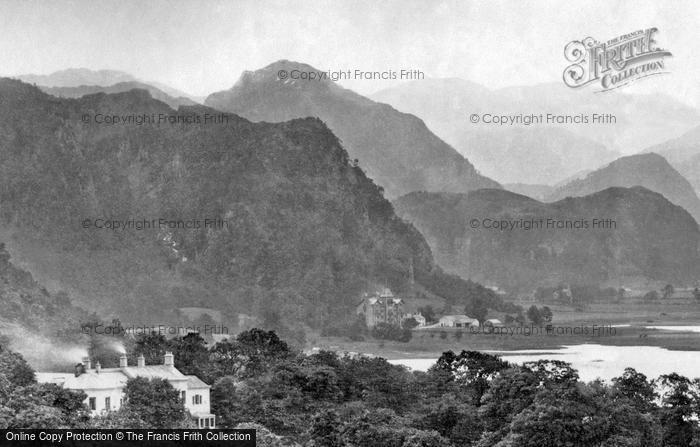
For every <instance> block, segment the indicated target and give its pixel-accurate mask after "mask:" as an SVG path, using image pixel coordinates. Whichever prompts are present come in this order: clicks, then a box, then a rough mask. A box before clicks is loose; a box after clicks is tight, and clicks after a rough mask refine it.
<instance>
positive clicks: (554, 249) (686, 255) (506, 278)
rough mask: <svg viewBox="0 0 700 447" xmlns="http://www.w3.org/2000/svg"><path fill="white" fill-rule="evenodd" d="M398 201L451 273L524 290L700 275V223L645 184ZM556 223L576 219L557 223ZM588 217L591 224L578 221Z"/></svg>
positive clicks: (422, 196)
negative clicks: (540, 196) (539, 195)
mask: <svg viewBox="0 0 700 447" xmlns="http://www.w3.org/2000/svg"><path fill="white" fill-rule="evenodd" d="M395 206H396V211H397V213H398V214H399V215H400V216H402V217H404V218H405V219H407V220H408V221H410V222H412V223H413V224H414V225H415V226H416V227H417V228H418V229H419V230H420V231H421V233H422V234H423V235H424V236H425V238H426V239H427V241H428V243H429V244H430V246H431V248H432V249H433V252H434V253H435V257H436V259H437V261H438V262H439V263H440V264H441V265H443V266H444V267H445V268H446V269H447V270H449V271H451V272H454V273H457V274H459V275H461V276H462V277H465V278H472V279H474V280H477V281H481V282H486V283H491V284H497V285H499V286H501V287H507V288H510V289H511V290H518V291H520V292H529V291H530V290H532V289H533V288H535V287H538V286H545V285H557V284H560V283H574V284H601V283H603V282H605V281H619V282H622V283H624V279H625V278H626V277H633V276H644V277H647V278H651V279H659V280H665V281H686V282H690V281H694V280H695V279H696V278H697V275H698V273H699V272H698V270H699V268H700V267H699V266H700V255H699V252H698V247H699V245H698V244H699V243H700V231H699V230H698V224H697V223H696V222H695V221H694V220H693V218H692V217H691V216H690V215H689V214H688V213H687V212H686V211H685V210H683V209H682V208H681V207H679V206H675V205H673V204H672V203H671V202H669V201H668V200H666V199H665V198H664V197H663V196H662V195H660V194H658V193H655V192H652V191H649V190H647V189H645V188H642V187H634V188H629V189H628V188H608V189H606V190H603V191H600V192H597V193H595V194H591V195H588V196H585V197H576V198H567V199H564V200H561V201H558V202H555V203H542V202H539V201H536V200H534V199H530V198H528V197H525V196H522V195H518V194H514V193H511V192H508V191H500V190H480V191H475V192H472V193H469V194H434V193H433V194H431V193H412V194H409V195H407V196H404V197H401V198H400V199H398V200H397V201H395ZM475 219H476V224H473V220H475ZM484 219H491V220H493V221H500V220H502V219H503V220H505V221H506V222H507V223H508V224H510V223H513V224H514V225H520V226H519V227H517V226H516V227H514V228H513V229H510V228H509V229H506V230H503V231H501V230H498V229H490V228H484V226H490V225H491V223H490V222H489V221H486V222H485V221H484ZM521 219H523V221H521ZM539 219H543V220H544V224H543V225H541V226H540V227H537V226H535V225H536V223H530V224H528V223H527V222H525V221H531V220H534V221H539ZM547 219H553V220H555V221H570V224H568V225H569V227H568V228H567V227H565V228H557V225H559V224H553V225H554V226H553V227H548V226H547V224H546V221H547ZM593 219H612V220H614V221H615V223H616V225H615V227H614V228H610V227H608V228H606V227H605V226H598V227H597V228H595V227H594V223H593ZM582 220H583V221H587V222H588V224H587V226H586V227H584V226H583V225H584V224H582V223H575V222H582ZM527 225H530V227H529V229H528V227H527ZM563 225H565V226H566V225H567V224H566V223H564V224H563ZM473 226H477V227H478V228H473Z"/></svg>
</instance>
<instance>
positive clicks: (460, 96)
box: [371, 79, 700, 185]
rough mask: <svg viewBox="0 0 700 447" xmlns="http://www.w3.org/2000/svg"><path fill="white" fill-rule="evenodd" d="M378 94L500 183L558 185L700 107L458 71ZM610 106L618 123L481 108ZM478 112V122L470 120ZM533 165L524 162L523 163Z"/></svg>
mask: <svg viewBox="0 0 700 447" xmlns="http://www.w3.org/2000/svg"><path fill="white" fill-rule="evenodd" d="M371 98H372V99H374V100H376V101H380V102H385V103H387V104H391V105H392V106H394V107H396V108H397V109H398V110H400V111H402V112H407V113H413V114H415V115H416V116H418V117H420V118H422V119H423V120H425V122H426V124H427V125H428V127H429V128H430V129H431V130H432V131H434V132H435V133H436V134H437V135H438V136H440V137H441V138H443V139H444V140H445V141H446V142H447V143H449V144H451V145H452V146H453V147H455V148H456V149H457V150H458V151H460V153H461V154H463V155H464V156H465V157H467V158H469V160H471V161H472V162H473V163H474V164H475V165H476V166H477V167H478V168H479V169H480V171H481V172H482V173H483V174H484V175H487V176H490V177H492V178H494V179H496V180H498V181H500V182H502V183H529V184H547V185H553V184H555V183H558V182H560V181H562V180H564V179H565V178H566V177H569V176H571V175H573V174H575V173H576V172H578V171H580V170H585V169H596V168H598V167H600V166H601V165H602V164H605V163H608V162H610V161H612V160H614V159H615V158H617V157H618V156H619V154H620V153H631V152H636V151H640V150H642V149H643V148H645V147H648V146H649V145H650V144H654V143H662V142H664V141H666V140H668V139H670V138H674V137H676V136H678V135H680V134H682V133H683V132H686V131H687V130H688V129H690V128H692V127H693V126H695V125H697V123H698V122H699V121H700V113H699V112H698V111H697V110H696V109H694V108H692V107H689V106H686V105H684V104H682V103H680V102H678V101H676V100H674V99H672V98H670V97H668V96H664V95H630V94H625V93H621V92H612V93H606V94H592V93H591V92H588V91H583V90H575V89H570V88H568V87H566V86H565V85H563V83H553V84H541V85H534V86H523V87H510V88H505V89H500V90H489V89H486V88H484V87H483V86H480V85H478V84H475V83H472V82H468V81H464V80H460V79H426V80H420V81H413V82H410V83H406V84H402V85H399V86H396V87H392V88H389V89H386V90H382V91H380V92H377V93H376V94H374V95H372V96H371ZM548 113H549V114H553V115H562V116H563V115H570V116H579V115H581V114H583V115H586V116H588V117H589V118H590V117H591V116H592V114H593V113H597V114H612V115H614V116H615V118H616V120H615V123H614V124H594V123H588V124H546V123H545V124H531V125H529V126H527V125H525V124H519V125H515V126H511V125H503V126H500V125H493V124H484V123H483V115H484V114H491V115H511V116H517V115H520V114H522V115H540V114H543V115H545V116H546V115H547V114H548ZM472 114H477V115H478V117H479V121H480V122H479V123H476V124H474V123H472V122H470V115H472ZM519 167H527V168H526V169H522V168H520V169H518V168H519Z"/></svg>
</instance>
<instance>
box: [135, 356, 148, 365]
mask: <svg viewBox="0 0 700 447" xmlns="http://www.w3.org/2000/svg"><path fill="white" fill-rule="evenodd" d="M136 366H138V367H139V368H143V367H144V366H146V358H145V357H144V356H143V354H141V355H140V356H139V358H138V359H136Z"/></svg>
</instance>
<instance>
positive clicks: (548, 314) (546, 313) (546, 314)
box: [540, 306, 554, 323]
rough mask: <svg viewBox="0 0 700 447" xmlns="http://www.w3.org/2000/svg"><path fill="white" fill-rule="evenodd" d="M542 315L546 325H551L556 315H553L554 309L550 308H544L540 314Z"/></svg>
mask: <svg viewBox="0 0 700 447" xmlns="http://www.w3.org/2000/svg"><path fill="white" fill-rule="evenodd" d="M540 315H541V316H542V319H543V320H544V322H545V323H551V322H552V318H554V314H553V313H552V309H550V308H549V306H544V307H543V308H542V311H541V312H540Z"/></svg>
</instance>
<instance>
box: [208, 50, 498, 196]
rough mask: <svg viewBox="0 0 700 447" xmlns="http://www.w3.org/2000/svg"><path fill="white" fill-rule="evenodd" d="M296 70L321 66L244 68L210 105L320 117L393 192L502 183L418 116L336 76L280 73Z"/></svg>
mask: <svg viewBox="0 0 700 447" xmlns="http://www.w3.org/2000/svg"><path fill="white" fill-rule="evenodd" d="M294 70H299V71H301V72H312V71H316V72H317V71H318V70H317V69H315V68H314V67H311V66H309V65H306V64H301V63H297V62H291V61H279V62H276V63H273V64H271V65H269V66H267V67H265V68H263V69H260V70H257V71H254V72H245V73H243V75H242V76H241V78H240V79H239V80H238V82H236V84H235V85H234V86H233V88H231V89H230V90H227V91H223V92H218V93H213V94H211V95H210V96H209V97H208V98H207V99H206V101H205V104H206V105H207V106H210V107H213V108H215V109H218V110H223V111H226V112H232V113H235V114H237V115H240V116H243V117H245V118H247V119H249V120H252V121H268V122H281V121H286V120H289V119H293V118H302V117H308V116H315V117H319V118H320V119H321V120H323V121H324V122H325V123H326V124H327V125H328V127H329V128H330V129H331V130H332V131H333V133H335V134H336V135H337V136H338V137H339V138H340V140H341V141H342V142H343V144H344V146H345V148H346V149H347V151H348V153H349V154H350V157H351V158H352V159H359V163H360V166H361V167H362V169H363V170H365V171H366V172H367V173H368V175H369V176H370V177H371V178H372V179H374V180H375V181H376V182H377V183H378V184H379V185H381V186H382V187H383V188H384V189H385V191H386V193H387V195H388V196H389V197H396V196H398V195H402V194H406V193H408V192H411V191H418V190H426V191H449V192H467V191H471V190H475V189H479V188H498V187H500V186H499V185H498V183H496V182H495V181H493V180H491V179H489V178H487V177H484V176H483V175H480V174H479V172H478V171H477V170H476V169H475V168H474V166H473V165H472V164H471V163H470V162H469V161H468V160H467V159H465V158H464V157H463V156H462V155H460V154H459V153H458V152H457V151H456V150H454V149H453V148H452V147H450V146H449V145H448V144H446V143H445V142H444V141H442V140H441V139H440V138H438V137H436V136H435V135H434V134H433V133H432V132H431V131H430V130H429V129H428V128H427V127H426V126H425V124H424V123H423V121H421V120H420V119H419V118H417V117H415V116H413V115H411V114H409V113H402V112H399V111H397V110H395V109H394V108H393V107H391V106H389V105H386V104H380V103H377V102H375V101H372V100H370V99H367V98H365V97H363V96H361V95H359V94H357V93H355V92H353V91H351V90H347V89H344V88H342V87H340V86H339V85H337V84H336V83H334V82H332V81H330V80H321V81H318V80H316V81H305V80H300V79H291V78H289V77H286V78H284V79H280V77H279V75H278V72H280V71H284V72H285V73H292V72H293V71H294Z"/></svg>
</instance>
